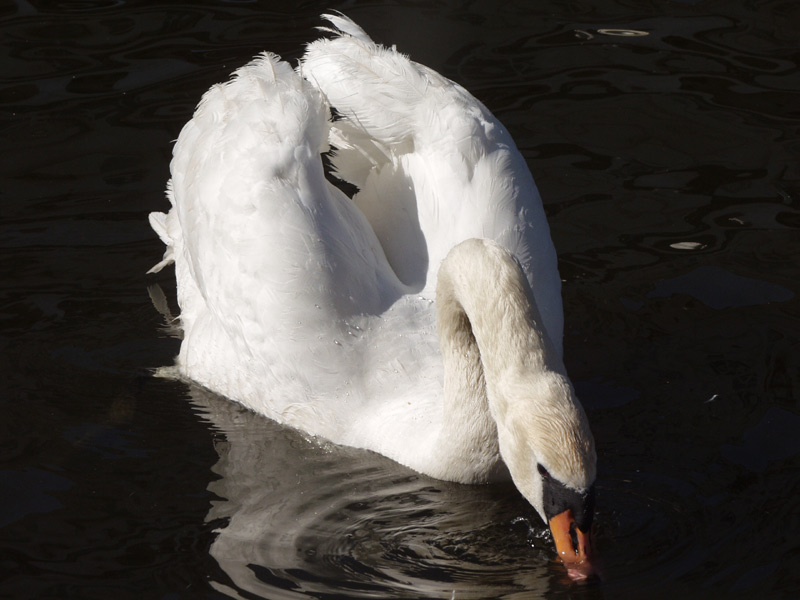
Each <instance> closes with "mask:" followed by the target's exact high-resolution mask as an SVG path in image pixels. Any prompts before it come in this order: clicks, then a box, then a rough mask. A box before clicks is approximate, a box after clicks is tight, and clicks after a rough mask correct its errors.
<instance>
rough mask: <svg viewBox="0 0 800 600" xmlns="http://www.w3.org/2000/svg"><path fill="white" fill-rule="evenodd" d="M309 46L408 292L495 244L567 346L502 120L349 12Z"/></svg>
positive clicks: (538, 220)
mask: <svg viewBox="0 0 800 600" xmlns="http://www.w3.org/2000/svg"><path fill="white" fill-rule="evenodd" d="M326 18H327V19H328V20H329V21H331V23H332V24H333V25H334V26H335V27H336V28H337V29H338V30H339V35H337V36H336V37H334V38H332V39H323V40H318V41H316V42H314V43H312V44H310V45H309V47H308V49H307V52H306V55H305V56H304V58H303V60H302V63H301V72H302V74H303V76H304V77H305V78H306V79H307V80H308V81H309V82H311V83H312V84H313V85H314V86H315V87H317V88H318V89H319V90H320V91H321V92H322V94H323V95H324V96H325V98H326V99H327V101H328V102H329V104H330V105H331V106H333V107H334V108H335V110H336V113H337V114H338V115H339V116H340V118H339V119H337V120H335V121H334V122H333V124H332V126H331V132H330V142H331V144H332V146H334V150H335V152H334V156H333V160H332V162H333V166H334V168H335V170H336V173H337V175H338V176H339V177H341V178H342V179H344V180H345V181H348V182H349V183H352V184H353V185H355V186H357V187H358V189H359V192H358V193H357V194H356V195H355V196H354V198H353V200H354V202H355V204H356V205H357V206H358V207H359V208H360V209H361V211H362V212H363V213H364V215H365V216H366V217H367V219H368V220H369V222H370V225H371V226H372V228H373V230H374V231H375V233H376V234H377V236H378V238H379V239H380V241H381V244H382V247H383V250H384V251H385V254H386V257H387V259H388V260H389V263H390V264H391V266H392V267H393V269H394V271H395V272H396V274H397V275H398V277H399V278H400V280H401V281H403V283H405V284H406V285H407V286H409V288H410V289H413V290H415V291H418V292H420V293H421V294H423V295H424V296H426V297H432V295H433V290H434V289H435V284H436V273H437V272H438V268H439V265H440V264H441V261H442V260H443V259H444V257H445V256H446V255H447V252H449V250H450V249H451V248H452V247H453V246H455V245H456V244H457V243H459V242H461V241H463V240H465V239H468V238H471V237H484V238H491V239H494V240H496V241H498V242H499V243H500V244H502V245H503V246H505V247H506V248H507V249H508V250H510V251H511V252H512V253H513V254H514V255H515V256H516V257H517V258H518V259H519V260H520V262H521V263H522V265H523V267H524V268H525V270H526V273H527V274H528V276H529V280H530V283H531V287H532V289H533V290H534V294H535V297H536V300H537V303H538V304H539V308H540V311H541V313H542V315H543V319H544V321H545V327H546V329H547V331H548V333H549V334H550V336H551V337H552V339H553V341H554V343H555V344H556V346H557V347H558V348H559V351H560V349H561V338H562V331H563V317H562V313H561V296H560V289H561V281H560V279H559V277H558V271H557V265H556V255H555V250H554V248H553V245H552V242H551V240H550V232H549V228H548V225H547V220H546V218H545V215H544V210H543V208H542V202H541V199H540V197H539V193H538V190H537V189H536V185H535V184H534V182H533V178H532V177H531V175H530V172H529V170H528V168H527V165H526V164H525V161H524V159H523V158H522V156H521V155H520V153H519V151H518V150H517V148H516V146H515V145H514V142H513V140H512V139H511V136H510V135H509V134H508V132H507V131H506V129H505V128H504V127H503V125H502V124H501V123H500V122H499V121H498V120H497V119H495V117H494V116H493V115H492V114H491V113H490V112H489V111H488V110H487V109H486V107H485V106H483V104H481V103H480V102H479V101H478V100H476V99H475V98H474V97H473V96H472V95H471V94H470V93H469V92H467V91H466V90H465V89H464V88H462V87H461V86H459V85H457V84H455V83H453V82H452V81H450V80H448V79H446V78H444V77H442V76H441V75H439V74H438V73H436V72H435V71H433V70H431V69H429V68H427V67H425V66H423V65H420V64H418V63H415V62H413V61H411V60H409V59H408V58H407V57H405V56H403V55H402V54H400V53H398V52H396V51H395V50H394V49H387V48H383V47H381V46H379V45H377V44H375V43H373V42H372V40H370V39H369V37H368V36H367V35H366V33H364V32H363V30H361V29H360V28H358V26H356V25H355V24H353V23H352V22H351V21H349V20H348V19H346V18H345V17H342V16H335V15H326Z"/></svg>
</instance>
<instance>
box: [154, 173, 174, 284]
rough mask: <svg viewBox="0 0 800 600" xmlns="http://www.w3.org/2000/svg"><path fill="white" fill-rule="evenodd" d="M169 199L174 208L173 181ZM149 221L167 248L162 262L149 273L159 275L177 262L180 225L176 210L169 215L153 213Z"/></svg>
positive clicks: (168, 189)
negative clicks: (176, 248)
mask: <svg viewBox="0 0 800 600" xmlns="http://www.w3.org/2000/svg"><path fill="white" fill-rule="evenodd" d="M167 198H169V201H170V204H171V205H172V206H174V205H175V201H174V200H173V197H172V181H170V182H169V183H168V184H167ZM148 220H149V221H150V227H152V228H153V231H155V232H156V233H157V234H158V237H159V238H161V241H162V242H164V245H165V246H166V247H167V249H166V250H165V251H164V256H163V258H162V259H161V261H160V262H159V263H158V264H156V265H155V266H153V268H151V269H150V270H149V271H148V273H158V272H159V271H160V270H161V269H163V268H164V267H166V266H167V265H169V264H172V263H173V262H175V245H176V240H177V239H179V237H180V233H181V232H180V225H178V223H177V216H176V214H175V211H174V210H171V211H170V212H168V213H161V212H151V213H150V215H149V216H148Z"/></svg>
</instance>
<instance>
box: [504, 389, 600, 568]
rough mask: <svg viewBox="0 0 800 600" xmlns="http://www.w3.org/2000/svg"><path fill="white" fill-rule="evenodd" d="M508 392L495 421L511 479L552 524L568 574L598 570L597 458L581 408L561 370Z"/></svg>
mask: <svg viewBox="0 0 800 600" xmlns="http://www.w3.org/2000/svg"><path fill="white" fill-rule="evenodd" d="M506 393H507V394H508V395H507V398H508V400H509V401H508V402H505V403H503V404H504V405H505V407H506V408H507V412H506V414H505V415H502V416H500V418H499V419H497V423H498V438H499V443H500V453H501V455H502V457H503V460H504V461H505V463H506V465H507V466H508V469H509V471H510V473H511V477H512V478H513V480H514V483H515V484H516V486H517V489H519V491H520V493H522V495H523V496H524V497H525V498H526V499H527V500H528V501H529V502H530V503H531V504H532V505H533V507H534V508H535V509H536V511H537V512H538V513H539V515H540V516H541V517H542V519H543V520H544V521H545V523H548V524H549V525H550V530H551V531H552V533H553V540H554V542H555V545H556V551H557V552H558V555H559V557H560V558H561V560H563V561H564V563H566V565H567V568H568V571H569V573H570V575H571V576H573V577H576V578H583V577H586V576H588V575H590V574H592V573H595V572H596V569H595V568H594V567H593V563H592V558H593V553H592V547H591V528H592V520H593V517H594V481H595V474H596V464H597V456H596V454H595V448H594V438H593V437H592V432H591V430H590V429H589V422H588V419H587V418H586V414H585V413H584V411H583V407H582V406H581V404H580V402H578V400H577V398H576V397H575V393H574V391H573V388H572V385H571V384H570V382H569V380H568V379H567V378H566V377H565V376H563V375H561V374H559V373H547V374H539V375H538V376H537V377H536V378H531V379H528V380H527V381H526V382H524V383H520V384H517V385H515V386H514V388H513V389H511V390H507V391H506Z"/></svg>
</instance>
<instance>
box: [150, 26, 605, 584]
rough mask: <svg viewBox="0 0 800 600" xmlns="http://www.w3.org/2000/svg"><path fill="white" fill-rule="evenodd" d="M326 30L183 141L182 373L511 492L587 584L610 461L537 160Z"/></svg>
mask: <svg viewBox="0 0 800 600" xmlns="http://www.w3.org/2000/svg"><path fill="white" fill-rule="evenodd" d="M323 18H324V19H326V20H327V21H328V22H329V23H330V24H331V26H332V27H330V28H323V29H327V32H328V34H329V36H328V37H326V38H323V39H320V40H317V41H315V42H313V43H311V44H310V45H309V46H308V47H307V50H306V53H305V55H304V57H303V58H302V59H301V61H300V64H299V66H298V67H297V69H293V68H292V67H291V66H290V65H289V64H287V63H286V62H284V61H282V60H281V59H280V58H279V57H278V56H275V55H273V54H269V53H264V54H262V55H260V56H258V57H257V58H255V59H254V60H253V61H252V62H250V63H249V64H247V65H246V66H244V67H242V68H240V69H238V70H237V71H236V72H235V73H234V75H233V77H232V79H231V80H230V81H228V82H227V83H224V84H220V85H215V86H213V87H212V88H211V89H210V90H209V91H208V92H207V93H206V94H205V95H204V96H203V98H202V100H201V102H200V103H199V105H198V107H197V109H196V111H195V113H194V116H193V118H192V119H191V120H190V121H189V122H188V123H187V124H186V125H185V126H184V127H183V129H182V131H181V133H180V136H179V138H178V140H177V142H176V144H175V147H174V151H173V158H172V162H171V165H170V171H171V180H170V182H169V183H168V186H167V196H168V199H169V202H170V204H171V208H170V210H169V211H168V212H167V213H152V214H151V215H150V223H151V225H152V227H153V229H154V230H155V231H156V233H157V234H158V235H159V237H160V238H161V240H162V241H163V242H164V243H165V245H166V247H167V249H166V252H165V254H164V258H163V260H162V261H161V262H159V263H158V264H157V265H156V266H155V267H153V269H151V271H152V272H155V271H159V270H160V269H162V268H163V267H164V266H165V265H167V264H170V263H174V265H175V277H176V280H177V291H178V302H179V305H180V308H181V315H180V324H181V328H182V330H183V340H182V343H181V347H180V353H179V355H178V357H177V359H176V368H177V371H178V373H179V375H180V376H181V377H184V378H187V379H189V380H192V381H194V382H197V383H199V384H200V385H202V386H204V387H206V388H208V389H210V390H212V391H214V392H216V393H219V394H221V395H223V396H225V397H227V398H229V399H232V400H234V401H237V402H239V403H241V404H243V405H245V406H247V407H249V408H250V409H252V410H253V411H255V412H257V413H260V414H262V415H265V416H267V417H269V418H271V419H274V420H275V421H278V422H279V423H282V424H285V425H288V426H291V427H295V428H297V429H300V430H302V431H305V432H307V433H308V434H311V435H314V436H320V437H322V438H326V439H328V440H330V441H332V442H334V443H338V444H343V445H349V446H354V447H358V448H364V449H367V450H371V451H374V452H378V453H380V454H383V455H385V456H387V457H389V458H391V459H393V460H395V461H397V462H399V463H401V464H403V465H406V466H408V467H410V468H411V469H414V470H416V471H418V472H421V473H424V474H427V475H429V476H432V477H435V478H440V479H444V480H449V481H455V482H461V483H472V484H474V483H487V482H491V481H496V480H501V479H507V478H508V477H510V478H511V479H512V480H513V482H514V484H515V485H516V487H517V488H518V489H519V491H520V493H521V494H522V495H523V496H524V497H525V498H526V499H527V500H528V501H529V502H530V503H531V505H532V506H533V507H534V508H535V509H536V511H537V512H538V514H539V515H540V516H541V517H542V519H543V520H544V521H545V523H548V524H549V525H550V528H551V531H552V533H553V538H554V542H555V546H556V551H557V553H558V555H559V556H560V557H561V559H562V560H563V561H564V562H565V563H567V565H568V567H572V568H573V570H574V571H575V572H577V573H579V574H584V575H585V574H586V573H587V572H589V571H590V570H591V565H592V563H593V560H592V550H591V537H590V532H591V524H592V518H593V507H594V485H593V484H594V480H595V474H596V453H595V448H594V440H593V437H592V433H591V431H590V428H589V424H588V420H587V417H586V414H585V412H584V410H583V408H582V406H581V404H580V402H579V401H578V399H577V398H576V395H575V392H574V390H573V387H572V385H571V383H570V380H569V378H568V377H567V374H566V371H565V368H564V364H563V362H562V335H563V314H562V307H561V296H560V286H561V280H560V278H559V274H558V268H557V263H556V254H555V249H554V247H553V243H552V241H551V238H550V233H549V228H548V225H547V221H546V218H545V214H544V210H543V207H542V202H541V199H540V197H539V193H538V191H537V189H536V186H535V184H534V181H533V178H532V176H531V174H530V172H529V170H528V168H527V166H526V163H525V161H524V159H523V158H522V156H521V154H520V153H519V152H518V150H517V149H516V147H515V145H514V142H513V140H512V139H511V137H510V135H509V133H508V132H507V131H506V129H505V128H504V127H503V125H502V124H501V123H500V122H499V121H498V120H497V119H496V118H495V117H494V116H493V115H492V114H491V113H490V112H489V111H488V110H487V109H486V108H485V107H484V106H483V105H482V104H481V103H480V102H479V101H478V100H476V99H475V98H474V97H473V96H472V95H471V94H470V93H469V92H467V91H466V90H465V89H464V88H462V87H461V86H459V85H458V84H456V83H454V82H452V81H450V80H448V79H446V78H444V77H443V76H441V75H440V74H438V73H436V72H435V71H433V70H431V69H429V68H427V67H425V66H423V65H420V64H418V63H415V62H413V61H411V60H409V59H408V58H407V57H405V56H403V55H402V54H400V53H398V52H397V51H396V50H395V49H394V48H385V47H382V46H380V45H378V44H376V43H374V42H373V41H372V40H371V39H370V37H369V36H368V35H367V34H366V33H365V32H364V30H363V29H361V28H360V27H359V26H358V25H356V24H355V23H354V22H353V21H351V20H350V19H348V18H346V17H345V16H343V15H323ZM331 34H332V35H331ZM332 115H333V118H332ZM326 153H327V154H326ZM323 155H325V156H327V157H328V158H327V159H326V160H329V161H330V169H331V170H332V172H333V173H334V174H335V177H336V178H338V179H339V180H342V181H345V182H347V183H349V184H351V185H352V186H354V187H355V189H356V190H357V192H356V193H355V194H354V195H353V196H352V198H350V197H348V196H347V195H345V194H344V193H343V192H342V191H340V190H339V188H337V187H336V186H335V185H333V184H332V183H330V182H329V181H328V179H326V175H325V169H324V167H323V158H322V156H323ZM581 565H582V566H581Z"/></svg>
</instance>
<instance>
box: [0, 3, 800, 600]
mask: <svg viewBox="0 0 800 600" xmlns="http://www.w3.org/2000/svg"><path fill="white" fill-rule="evenodd" d="M290 4H291V3H287V2H281V3H256V2H233V1H231V2H217V3H214V2H192V3H185V4H181V3H174V2H146V1H141V2H122V1H117V2H114V1H110V0H109V1H105V2H104V1H90V0H86V1H77V0H76V1H73V2H67V1H64V2H22V1H19V2H14V3H7V4H4V5H3V7H2V8H0V18H1V19H2V20H1V21H0V39H2V40H3V43H2V59H0V64H2V71H1V72H0V77H2V87H0V136H1V138H0V143H1V144H2V146H1V148H2V160H0V168H1V169H2V189H1V190H0V215H1V216H2V219H1V220H0V245H1V246H2V254H0V265H2V271H0V273H1V274H2V278H0V286H1V287H0V290H1V292H2V295H1V296H0V307H1V308H0V319H2V337H1V338H0V340H1V341H2V348H3V353H2V359H0V374H1V375H2V380H1V381H2V386H1V387H0V389H2V392H0V411H1V412H2V417H0V461H1V462H0V492H1V493H0V597H3V598H121V599H125V598H223V597H235V598H248V599H250V598H262V597H263V598H299V597H304V596H305V597H315V598H343V597H359V598H367V597H368V598H415V597H430V598H451V597H455V598H495V597H503V598H537V597H541V596H546V597H564V598H567V597H570V598H578V597H580V598H584V597H588V598H676V597H680V598H722V597H725V598H728V597H732V598H795V597H798V596H799V595H800V543H798V538H797V536H798V533H800V510H798V508H797V506H798V504H797V502H798V494H800V485H799V483H800V471H799V470H798V467H800V437H798V434H800V409H799V408H798V396H800V298H799V297H798V293H800V284H798V275H800V260H799V259H800V139H799V138H798V129H799V127H798V124H799V123H800V69H798V66H799V65H798V63H800V8H798V7H799V6H800V5H798V4H797V3H796V2H792V1H788V0H787V1H773V2H763V1H755V0H754V1H751V2H722V1H717V2H712V1H707V2H704V1H689V0H686V1H683V2H677V1H676V2H669V1H658V2H656V1H653V2H633V1H627V0H618V1H617V2H611V1H603V0H597V1H594V2H591V1H580V0H575V1H569V2H555V1H550V2H535V3H534V2H500V3H496V2H461V3H458V2H369V3H362V2H358V3H357V2H354V1H350V2H331V1H327V0H326V1H325V2H311V1H309V2H296V3H294V4H295V5H290ZM328 8H336V9H339V10H342V11H344V12H346V13H347V14H348V15H350V16H351V17H353V18H354V19H355V20H356V21H357V22H359V23H360V24H361V25H363V26H364V27H365V28H366V29H367V31H369V32H370V33H371V34H373V36H374V37H375V39H376V40H377V41H381V42H384V43H387V44H396V45H397V47H398V49H400V50H401V51H403V52H406V53H409V54H411V55H412V56H413V57H414V58H415V59H417V60H419V61H420V62H424V63H426V64H428V65H429V66H431V67H433V68H435V69H437V70H439V71H440V72H442V73H444V74H445V75H447V76H449V77H451V78H452V79H455V80H456V81H458V82H460V83H461V84H463V85H465V86H466V87H467V88H469V89H470V90H472V91H473V92H474V93H475V94H476V95H477V96H478V97H479V98H481V99H482V100H483V101H484V102H485V103H486V104H487V105H488V106H489V107H490V108H491V109H492V110H493V111H494V112H495V114H496V115H497V116H498V117H499V118H500V119H501V120H502V121H503V122H504V123H505V124H506V126H507V127H508V128H509V129H510V130H511V132H512V134H513V135H514V137H515V139H516V140H517V143H518V145H519V147H520V149H521V150H522V151H523V153H524V154H525V156H526V158H527V159H528V161H529V164H530V167H531V169H532V171H533V173H534V177H535V178H536V180H537V182H538V184H539V188H540V190H541V192H542V196H543V198H544V199H545V203H546V208H547V211H548V214H549V216H550V222H551V230H552V234H553V238H554V241H555V244H556V248H557V250H558V253H559V257H560V268H561V273H562V277H563V278H564V280H565V283H564V301H565V313H566V323H567V335H566V340H565V342H566V361H567V366H568V369H569V371H570V373H571V375H572V377H573V380H574V381H575V382H576V386H577V387H578V389H579V392H580V394H581V397H582V399H583V401H584V403H585V405H586V406H587V408H588V411H589V414H590V418H591V420H592V423H593V429H594V431H595V436H596V438H597V442H598V451H599V453H600V461H601V462H600V471H599V480H598V487H599V490H598V491H599V493H598V504H599V506H598V513H599V514H598V518H597V521H598V523H597V532H596V533H597V536H598V540H599V542H598V543H599V546H600V550H601V552H602V554H603V556H604V557H605V561H606V570H607V577H606V581H605V582H603V583H602V584H594V585H578V584H574V583H571V582H570V581H569V580H568V579H566V578H565V576H564V571H563V567H562V566H561V565H560V564H559V563H557V562H556V561H554V553H553V551H552V550H551V544H550V541H549V539H548V536H547V534H546V533H545V532H544V531H542V527H541V526H540V524H539V523H538V521H537V518H536V516H535V514H533V511H532V510H531V509H530V508H528V507H527V506H526V504H525V502H524V501H523V500H522V499H521V498H520V497H519V496H518V495H517V494H516V492H515V491H514V490H513V488H509V487H503V486H499V487H465V486H457V485H451V484H447V483H442V482H439V481H435V480H431V479H428V478H425V477H421V476H418V475H416V474H414V473H412V472H410V471H408V470H406V469H404V468H402V467H399V466H397V465H395V464H393V463H391V462H390V461H388V460H385V459H383V458H381V457H378V456H374V455H371V454H367V453H364V452H360V451H355V450H350V449H344V448H338V447H333V446H326V445H324V444H321V443H319V442H314V441H310V440H306V439H304V438H303V437H302V436H300V435H299V434H297V433H294V432H291V431H287V430H285V429H282V428H280V427H278V426H276V425H274V424H273V423H270V422H268V421H266V420H264V419H261V418H258V417H255V416H253V415H251V414H248V413H246V412H244V411H242V410H240V409H239V408H237V407H236V406H234V405H232V404H230V403H228V402H226V401H224V400H221V399H219V398H216V397H214V396H211V395H209V394H207V393H205V392H203V391H201V390H197V389H191V388H188V387H187V386H185V385H182V384H179V383H175V382H171V381H168V380H163V379H158V378H154V377H152V375H151V373H152V370H153V369H154V368H155V367H159V366H162V365H167V364H170V362H171V360H172V357H173V356H174V354H175V353H176V352H177V347H178V341H177V340H176V339H175V338H174V337H172V336H171V332H170V331H169V329H168V328H167V327H166V326H165V324H164V318H163V316H162V315H161V314H159V312H158V311H157V310H156V309H155V308H154V307H153V304H152V302H151V298H150V296H149V294H148V286H153V285H154V284H160V285H161V287H162V288H163V289H164V290H165V291H166V293H167V296H168V297H171V295H172V294H173V293H174V285H173V284H172V282H171V277H172V276H171V273H165V274H164V275H163V276H159V277H158V278H156V279H151V278H148V277H146V276H145V275H144V273H145V271H146V270H147V269H148V268H149V267H150V266H152V265H153V264H154V263H155V262H157V261H158V260H159V258H160V255H161V252H162V246H161V244H160V242H159V241H158V240H157V239H156V237H155V235H154V234H153V233H152V232H151V231H150V229H149V227H148V225H147V223H146V215H147V213H148V212H150V211H152V210H163V209H164V208H165V201H164V199H163V192H162V190H163V188H164V183H165V181H166V180H167V178H168V162H169V157H170V152H171V140H174V139H175V138H176V137H177V134H178V132H179V130H180V127H181V125H182V124H183V123H184V122H185V121H186V120H187V119H188V118H189V117H190V115H191V112H192V109H193V106H194V104H195V103H196V101H197V100H198V98H199V97H200V95H201V94H202V92H203V91H204V90H205V89H206V88H207V87H208V86H209V85H211V84H212V83H214V82H217V81H220V80H223V79H225V78H226V77H227V75H228V73H229V72H230V71H231V70H233V69H234V68H235V67H237V66H239V65H241V64H242V63H244V62H246V61H247V60H248V59H249V58H250V57H251V56H252V55H254V54H256V53H257V52H259V51H261V50H263V49H269V50H272V51H275V52H277V53H279V54H282V55H283V56H284V57H285V58H288V59H294V58H296V57H297V56H299V54H300V53H301V51H302V44H304V43H306V42H308V41H310V40H311V39H313V38H314V37H316V33H315V32H314V31H313V27H315V26H317V25H319V24H320V22H319V20H318V18H317V15H318V14H319V13H320V12H322V11H323V10H325V9H328ZM156 297H157V296H156ZM172 310H173V311H174V310H175V307H174V306H173V307H172Z"/></svg>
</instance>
